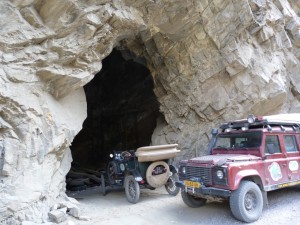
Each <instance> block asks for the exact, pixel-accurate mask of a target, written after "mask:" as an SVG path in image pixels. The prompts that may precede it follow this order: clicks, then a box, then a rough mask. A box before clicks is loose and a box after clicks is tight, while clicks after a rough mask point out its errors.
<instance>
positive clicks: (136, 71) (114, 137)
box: [67, 49, 160, 187]
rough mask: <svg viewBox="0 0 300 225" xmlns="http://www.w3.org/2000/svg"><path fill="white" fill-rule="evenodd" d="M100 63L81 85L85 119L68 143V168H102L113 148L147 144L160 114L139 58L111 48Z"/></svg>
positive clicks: (148, 77) (128, 148)
mask: <svg viewBox="0 0 300 225" xmlns="http://www.w3.org/2000/svg"><path fill="white" fill-rule="evenodd" d="M102 63H103V67H102V69H101V71H100V72H99V73H97V74H96V75H95V77H94V79H93V80H92V81H91V82H90V83H88V84H87V85H85V87H84V90H85V93H86V100H87V118H86V120H85V121H84V123H83V128H82V130H81V131H80V132H79V133H78V134H77V136H76V137H75V138H74V141H73V143H72V146H71V152H72V157H73V163H72V168H73V167H74V166H78V165H80V167H82V168H88V169H92V170H95V171H99V170H105V165H106V163H107V162H108V161H109V154H110V153H112V152H113V150H134V149H137V148H138V147H141V146H147V145H149V144H150V143H151V136H152V134H153V131H154V129H155V127H156V120H157V118H158V116H159V115H160V113H159V104H158V101H157V98H156V96H155V94H154V92H153V85H154V84H153V79H152V76H151V74H150V71H149V70H148V68H147V67H146V65H145V60H144V59H143V58H139V57H136V56H134V55H133V54H132V53H131V52H130V51H128V50H116V49H114V50H113V51H112V53H111V54H110V55H109V56H108V57H107V58H105V59H104V60H103V62H102ZM71 171H72V169H71ZM67 184H68V175H67ZM67 187H68V185H67Z"/></svg>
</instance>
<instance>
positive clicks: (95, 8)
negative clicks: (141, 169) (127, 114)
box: [0, 0, 300, 224]
mask: <svg viewBox="0 0 300 225" xmlns="http://www.w3.org/2000/svg"><path fill="white" fill-rule="evenodd" d="M299 13H300V5H299V3H298V1H293V0H270V1H267V0H230V1H229V0H203V1H198V0H189V1H181V0H176V1H174V0H172V1H171V0H156V1H152V0H65V1H60V0H25V1H24V0H3V1H1V2H0V65H1V66H0V85H1V87H0V92H1V93H0V107H1V111H0V223H1V224H20V223H21V221H25V220H32V221H36V222H42V221H45V220H47V210H48V209H49V207H51V205H53V204H54V203H55V202H56V201H58V198H63V197H64V196H63V192H64V190H65V187H64V176H65V174H66V173H67V172H68V169H69V166H70V162H71V155H70V151H69V146H70V144H71V142H72V140H73V138H74V136H75V135H76V133H78V131H79V130H80V129H81V125H82V122H83V120H84V119H85V117H86V101H85V96H84V92H83V89H82V86H83V85H85V84H86V83H88V82H89V81H90V80H91V79H92V78H93V76H94V74H96V73H97V72H98V71H99V70H101V61H102V59H104V58H105V57H106V56H107V55H108V54H109V53H110V52H111V51H112V49H113V48H114V47H119V48H124V47H125V48H129V49H130V50H131V51H133V52H135V53H136V54H137V55H141V56H144V57H145V58H146V59H147V63H148V67H149V69H150V71H151V74H152V76H153V79H154V82H155V94H156V95H157V98H158V100H159V102H160V104H161V108H160V110H161V112H162V113H163V114H164V116H165V121H160V122H159V123H158V126H157V129H156V130H155V132H154V134H153V137H152V144H164V143H174V142H177V143H179V146H180V148H181V149H182V155H181V157H182V158H184V157H190V156H193V155H196V154H197V155H199V154H204V152H205V148H206V145H207V142H208V138H209V132H210V129H211V128H212V127H214V126H217V125H218V124H219V122H222V121H225V120H228V119H233V118H234V119H236V118H241V117H245V116H246V115H247V114H248V113H255V114H263V115H265V114H272V113H278V112H296V111H299V98H300V82H299V79H300V78H299V75H298V74H299V65H300V64H299V59H300V19H299Z"/></svg>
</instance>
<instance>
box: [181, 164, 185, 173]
mask: <svg viewBox="0 0 300 225" xmlns="http://www.w3.org/2000/svg"><path fill="white" fill-rule="evenodd" d="M181 171H182V173H183V174H185V173H186V167H185V166H183V167H182V168H181Z"/></svg>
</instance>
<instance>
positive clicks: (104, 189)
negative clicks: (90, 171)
mask: <svg viewBox="0 0 300 225" xmlns="http://www.w3.org/2000/svg"><path fill="white" fill-rule="evenodd" d="M101 190H102V195H103V196H104V195H106V188H105V179H104V174H103V173H102V174H101Z"/></svg>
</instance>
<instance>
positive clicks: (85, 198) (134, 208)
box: [71, 187, 300, 225]
mask: <svg viewBox="0 0 300 225" xmlns="http://www.w3.org/2000/svg"><path fill="white" fill-rule="evenodd" d="M74 197H76V196H74ZM268 199H269V206H268V207H267V208H265V209H264V212H263V215H262V217H261V218H260V219H259V220H258V221H256V222H254V223H252V225H275V224H276V225H277V224H278V225H279V224H280V225H282V224H283V225H298V224H300V187H295V188H289V189H285V190H279V191H275V192H271V193H269V194H268ZM77 200H78V201H79V203H80V205H79V207H80V209H81V215H83V216H87V217H89V218H90V219H89V220H88V221H79V220H76V219H71V220H72V221H73V222H74V223H75V224H76V225H107V224H111V225H119V224H120V225H157V224H170V225H172V224H180V225H202V224H203V225H207V224H209V225H219V224H222V225H235V224H244V223H242V222H239V221H237V220H235V219H234V218H233V217H232V215H231V213H230V208H229V204H228V202H226V201H225V202H210V203H208V204H206V205H205V206H203V207H201V208H196V209H193V208H189V207H187V206H186V205H185V204H184V203H183V202H182V200H181V196H180V194H179V195H178V196H176V197H171V196H170V195H168V194H167V192H166V191H165V190H164V189H163V188H162V189H157V190H154V191H150V190H142V191H141V198H140V201H139V202H138V203H137V204H130V203H128V202H127V200H126V198H125V193H124V192H123V191H113V192H110V193H108V194H107V195H106V196H102V194H101V193H100V191H99V189H98V188H93V189H91V190H89V191H87V192H83V193H81V194H80V195H77Z"/></svg>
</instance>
